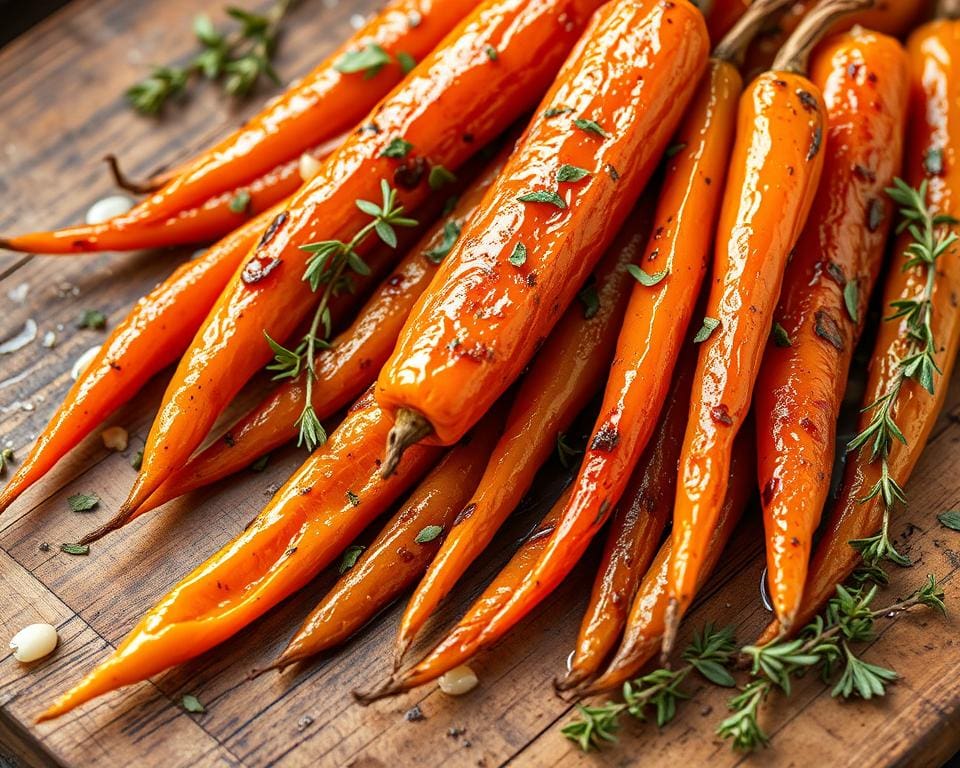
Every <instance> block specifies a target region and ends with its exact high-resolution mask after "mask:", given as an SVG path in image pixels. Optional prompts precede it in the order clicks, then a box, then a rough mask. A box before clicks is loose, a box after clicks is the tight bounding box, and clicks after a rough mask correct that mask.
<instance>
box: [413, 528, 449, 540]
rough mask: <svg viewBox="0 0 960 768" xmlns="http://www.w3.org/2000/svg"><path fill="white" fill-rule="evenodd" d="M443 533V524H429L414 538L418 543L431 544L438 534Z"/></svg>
mask: <svg viewBox="0 0 960 768" xmlns="http://www.w3.org/2000/svg"><path fill="white" fill-rule="evenodd" d="M441 533H443V526H441V525H428V526H427V527H426V528H424V529H423V530H422V531H420V533H418V534H417V537H416V538H415V539H414V541H415V542H417V544H429V543H430V542H431V541H433V540H434V539H435V538H437V536H439V535H440V534H441Z"/></svg>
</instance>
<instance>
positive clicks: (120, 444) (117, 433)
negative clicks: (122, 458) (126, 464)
mask: <svg viewBox="0 0 960 768" xmlns="http://www.w3.org/2000/svg"><path fill="white" fill-rule="evenodd" d="M100 439H101V440H103V447H104V448H107V449H109V450H111V451H118V452H119V451H125V450H127V441H128V439H129V435H128V434H127V430H125V429H124V428H123V427H107V428H106V429H105V430H103V432H101V433H100Z"/></svg>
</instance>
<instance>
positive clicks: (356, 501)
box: [347, 491, 360, 507]
mask: <svg viewBox="0 0 960 768" xmlns="http://www.w3.org/2000/svg"><path fill="white" fill-rule="evenodd" d="M347 501H349V502H350V504H351V505H352V506H354V507H359V506H360V497H359V496H357V494H355V493H354V492H353V491H347Z"/></svg>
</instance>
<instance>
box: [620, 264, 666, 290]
mask: <svg viewBox="0 0 960 768" xmlns="http://www.w3.org/2000/svg"><path fill="white" fill-rule="evenodd" d="M627 272H629V273H630V275H631V277H633V279H634V280H636V281H637V282H638V283H640V285H642V286H645V287H647V288H652V287H653V286H655V285H656V284H657V283H659V282H660V281H662V280H663V278H665V277H666V276H667V275H668V274H669V273H670V270H668V269H664V270H661V271H660V272H654V273H653V274H652V275H651V274H649V273H647V272H644V271H643V269H641V268H640V267H638V266H637V265H636V264H628V265H627Z"/></svg>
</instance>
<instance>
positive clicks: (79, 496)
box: [67, 493, 100, 512]
mask: <svg viewBox="0 0 960 768" xmlns="http://www.w3.org/2000/svg"><path fill="white" fill-rule="evenodd" d="M99 503H100V497H99V496H97V495H96V494H93V493H75V494H73V496H71V497H70V498H68V499H67V504H69V505H70V509H72V510H73V511H74V512H89V511H90V510H92V509H95V508H96V506H97V505H98V504H99Z"/></svg>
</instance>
